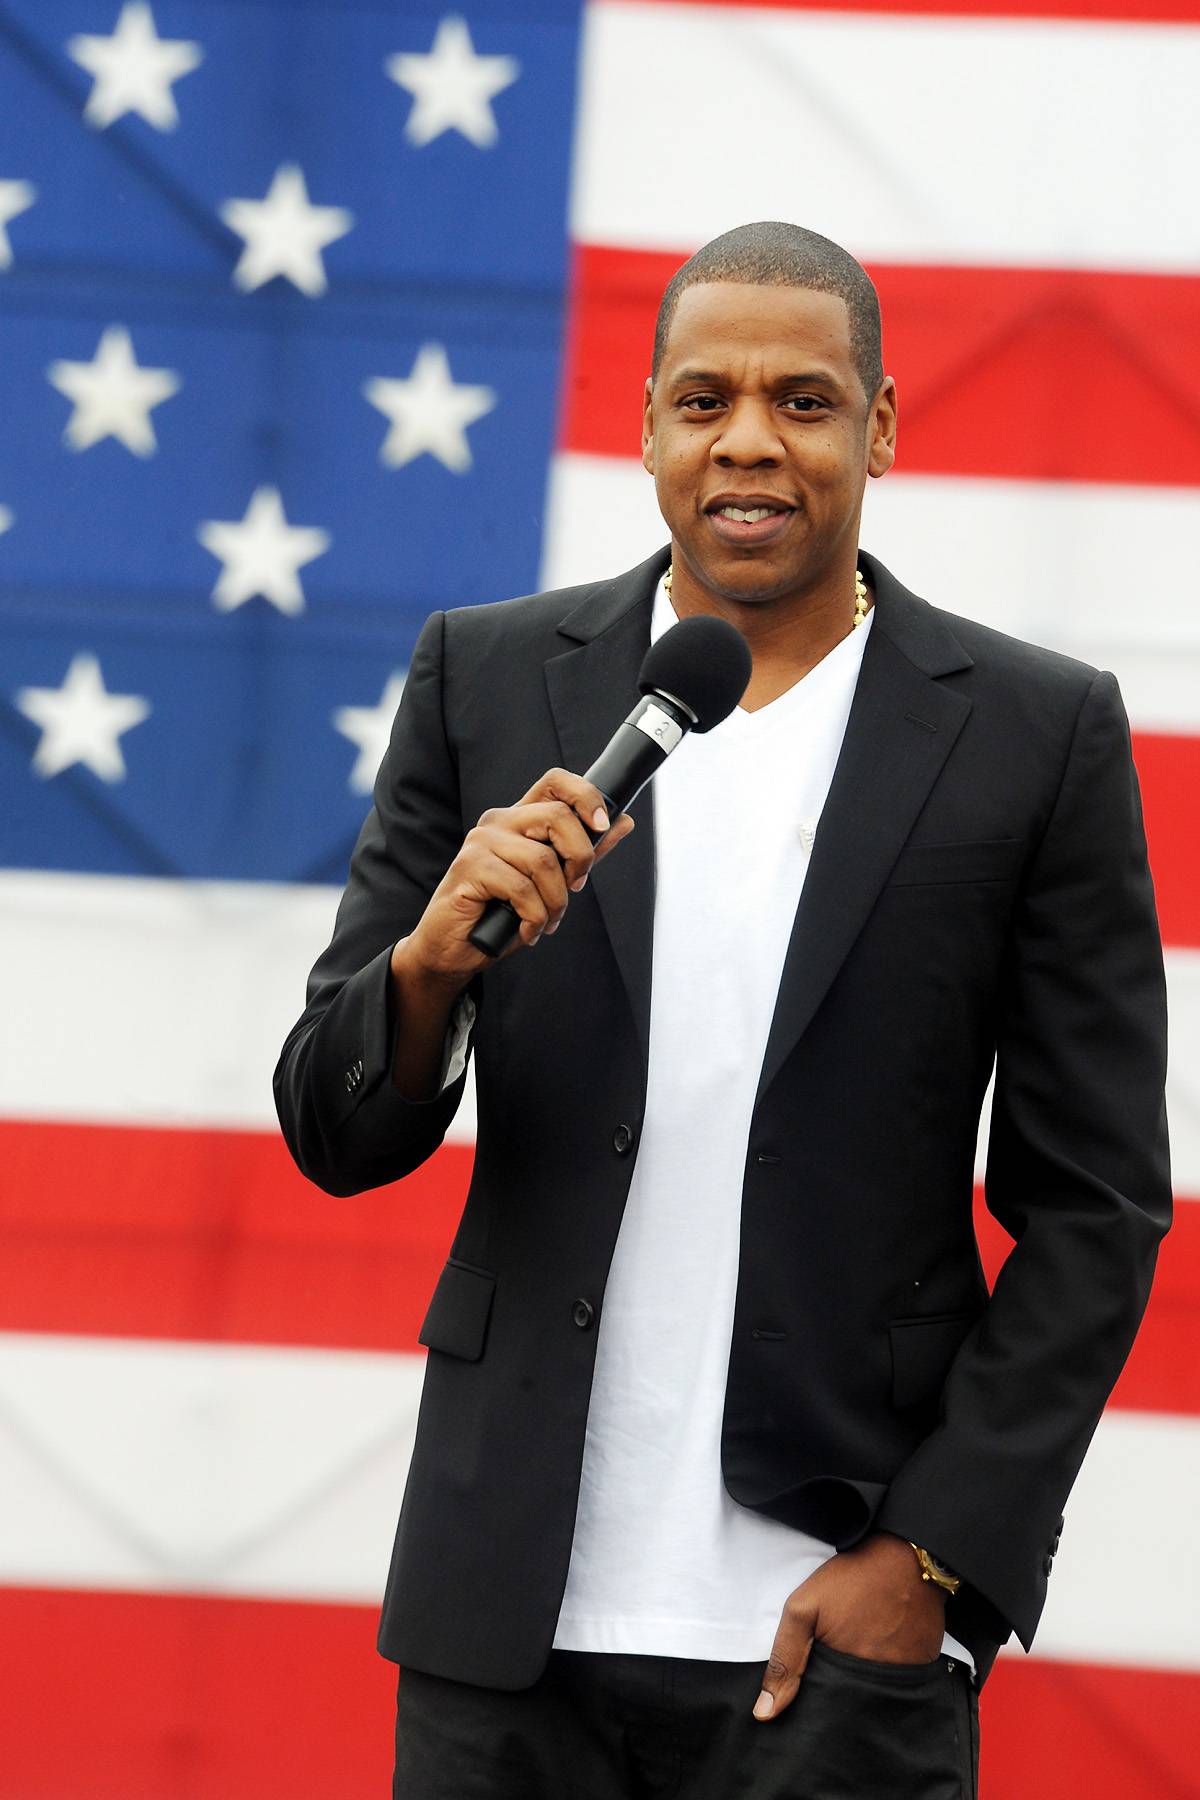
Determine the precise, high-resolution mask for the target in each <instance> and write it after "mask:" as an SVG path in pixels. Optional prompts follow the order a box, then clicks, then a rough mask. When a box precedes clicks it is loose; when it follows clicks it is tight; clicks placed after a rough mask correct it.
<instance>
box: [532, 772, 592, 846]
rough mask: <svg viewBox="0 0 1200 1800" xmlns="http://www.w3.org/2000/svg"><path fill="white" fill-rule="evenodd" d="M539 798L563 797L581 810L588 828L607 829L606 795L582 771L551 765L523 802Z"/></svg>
mask: <svg viewBox="0 0 1200 1800" xmlns="http://www.w3.org/2000/svg"><path fill="white" fill-rule="evenodd" d="M540 800H561V801H563V803H564V804H565V805H567V806H569V807H570V808H571V810H572V811H573V812H575V813H576V814H578V816H579V818H580V819H582V821H583V823H584V824H585V825H586V826H587V828H588V830H589V831H607V830H608V827H609V822H610V821H609V817H608V805H607V802H606V801H605V798H604V795H603V794H602V793H601V792H600V789H599V788H598V787H597V786H596V785H595V783H594V782H591V781H585V780H584V779H583V776H582V775H572V774H571V773H570V771H569V770H567V769H548V770H547V771H546V773H545V774H544V775H543V776H542V777H541V778H540V780H538V781H535V782H534V784H533V786H532V787H531V788H530V790H529V792H528V793H527V794H525V795H523V796H522V798H521V801H520V804H521V805H522V806H530V805H533V804H535V803H536V802H538V801H540Z"/></svg>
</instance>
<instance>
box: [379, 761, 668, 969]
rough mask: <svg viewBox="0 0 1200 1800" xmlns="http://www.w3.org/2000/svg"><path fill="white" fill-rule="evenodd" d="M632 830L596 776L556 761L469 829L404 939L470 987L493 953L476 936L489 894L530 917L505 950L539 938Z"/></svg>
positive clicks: (412, 962) (418, 963) (411, 955)
mask: <svg viewBox="0 0 1200 1800" xmlns="http://www.w3.org/2000/svg"><path fill="white" fill-rule="evenodd" d="M585 826H586V827H587V829H586V830H585ZM632 830H633V820H632V819H631V818H630V817H629V814H628V813H622V814H621V815H620V817H619V818H618V819H616V820H614V821H613V822H612V823H611V825H610V821H609V818H608V814H607V812H606V811H605V805H604V799H603V796H602V795H601V793H600V790H599V788H597V787H594V786H593V785H592V783H591V782H590V781H584V780H583V778H582V776H579V775H570V774H568V773H567V771H566V770H565V769H551V770H549V771H548V772H547V773H546V774H545V775H543V776H542V778H541V779H540V781H537V782H535V783H534V785H533V787H531V788H530V790H529V792H528V793H527V794H525V795H523V797H522V798H521V799H520V800H519V801H518V802H517V804H516V805H515V806H504V807H493V808H492V809H491V810H490V811H489V812H485V813H484V815H483V817H482V818H481V819H480V821H479V823H478V825H476V826H475V827H474V829H473V830H471V831H469V832H468V833H467V836H466V839H465V840H464V842H463V846H462V849H461V850H460V851H459V853H458V855H457V856H456V857H455V859H454V861H453V862H452V863H451V864H450V867H449V868H448V869H447V870H446V873H445V876H444V877H443V879H442V881H441V883H440V884H439V886H438V887H437V889H436V890H435V891H434V894H433V896H432V898H431V899H430V902H429V905H428V906H427V907H426V908H425V912H424V914H423V915H422V918H421V921H420V923H419V925H418V926H417V927H416V929H415V931H413V933H412V934H411V936H410V937H408V938H407V939H405V940H404V948H403V957H402V960H403V961H404V962H406V963H407V965H408V967H409V968H410V970H411V971H412V972H413V973H414V974H415V975H417V976H419V977H420V978H422V979H423V980H425V981H427V982H432V983H436V984H437V985H439V986H442V985H445V986H447V987H450V988H453V989H457V990H461V989H462V988H464V987H465V986H466V985H467V983H468V982H469V981H470V980H471V978H472V977H473V976H474V975H476V974H478V972H479V970H480V969H482V968H486V967H487V966H488V964H489V963H490V962H491V961H492V958H491V957H489V956H486V955H484V953H483V952H482V951H480V950H476V949H475V947H474V945H473V944H472V943H471V942H470V937H469V934H470V933H471V932H472V931H473V930H474V928H475V926H476V925H477V924H478V922H479V919H480V917H481V915H482V913H483V909H484V907H485V906H486V905H487V903H488V901H489V900H507V901H508V902H509V904H510V906H512V907H513V908H514V910H515V911H516V912H517V914H518V916H519V918H520V920H521V926H520V931H519V933H518V935H517V937H516V938H515V939H514V940H513V942H512V944H511V945H510V946H509V948H508V949H507V950H505V951H504V953H503V954H504V955H505V956H508V955H511V954H512V953H513V951H515V950H518V949H520V948H521V946H522V945H529V944H536V943H537V941H538V939H539V938H540V937H541V935H542V933H543V932H548V933H553V932H555V931H557V930H558V927H559V925H560V924H561V923H562V918H563V914H564V913H565V912H566V909H567V901H568V899H569V898H570V893H571V891H574V892H576V893H578V891H579V890H580V888H582V887H583V885H584V883H585V882H586V881H587V878H588V876H589V875H590V874H591V871H592V869H593V868H594V867H595V865H596V864H597V863H598V862H599V861H600V860H601V859H602V858H603V857H605V856H608V855H609V854H610V852H611V851H613V850H614V849H615V848H616V846H617V845H618V844H619V843H620V842H621V840H622V838H625V837H628V835H629V833H630V832H631V831H632ZM588 831H599V832H603V833H604V836H603V838H602V840H601V842H600V843H598V844H593V843H592V840H591V838H590V837H589V836H588ZM399 949H400V946H397V950H399Z"/></svg>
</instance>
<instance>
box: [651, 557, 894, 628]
mask: <svg viewBox="0 0 1200 1800" xmlns="http://www.w3.org/2000/svg"><path fill="white" fill-rule="evenodd" d="M674 574H675V564H674V563H668V564H667V572H666V574H665V575H664V576H663V578H662V579H663V588H664V591H665V592H666V596H667V599H668V600H669V599H670V598H671V581H672V579H673V577H674ZM868 599H869V595H868V593H867V584H866V582H865V581H864V580H863V572H862V570H861V569H855V571H854V625H852V626H851V627H850V629H851V630H852V631H853V630H854V628H855V626H858V625H861V624H862V623H863V621H864V619H865V618H866V616H867V612H868V610H869V608H868V605H867V602H868Z"/></svg>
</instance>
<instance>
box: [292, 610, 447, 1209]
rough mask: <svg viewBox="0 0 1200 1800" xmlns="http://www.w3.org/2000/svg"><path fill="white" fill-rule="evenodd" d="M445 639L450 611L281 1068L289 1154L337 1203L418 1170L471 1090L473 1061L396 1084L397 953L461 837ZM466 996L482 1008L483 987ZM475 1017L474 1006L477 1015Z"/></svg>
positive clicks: (429, 644) (381, 780) (408, 692)
mask: <svg viewBox="0 0 1200 1800" xmlns="http://www.w3.org/2000/svg"><path fill="white" fill-rule="evenodd" d="M444 634H445V618H444V615H443V614H442V613H434V614H433V615H432V617H431V618H430V619H429V620H428V622H427V623H426V625H425V627H424V629H423V631H422V632H421V636H420V638H419V639H418V641H417V646H416V649H415V650H414V652H413V658H412V666H411V668H410V669H409V673H408V679H407V681H406V682H405V686H404V694H403V697H402V699H401V702H400V706H399V709H398V711H397V713H396V717H395V720H394V722H393V725H392V733H391V740H390V742H389V745H388V748H387V751H386V752H385V754H384V758H383V762H382V763H381V765H380V769H379V774H378V776H377V778H376V781H375V793H374V804H373V806H372V808H371V811H370V813H369V814H368V816H367V819H366V821H365V823H364V825H363V828H362V830H361V831H360V833H359V836H358V842H357V843H356V845H355V847H354V852H353V855H352V857H351V859H350V875H349V880H348V881H347V884H346V890H345V893H344V894H343V896H342V899H341V903H340V905H339V907H338V912H337V919H336V922H335V925H334V930H333V937H332V939H331V940H330V943H329V946H328V948H327V949H326V950H325V951H324V952H323V953H322V955H321V956H320V957H319V958H318V960H317V962H316V964H315V965H314V967H313V970H312V973H311V975H310V976H309V980H308V1004H307V1006H306V1007H305V1010H304V1012H303V1014H302V1015H301V1017H300V1019H299V1020H298V1021H297V1023H296V1025H295V1026H294V1027H293V1028H292V1031H291V1032H290V1033H289V1035H288V1038H287V1041H286V1042H285V1044H284V1046H283V1050H282V1052H281V1054H280V1058H279V1063H278V1066H277V1067H276V1070H275V1082H274V1087H275V1104H276V1108H277V1110H278V1113H279V1121H280V1124H281V1125H282V1127H283V1135H284V1137H285V1139H286V1140H287V1145H288V1148H289V1149H290V1151H291V1153H292V1155H293V1157H294V1158H295V1160H296V1162H297V1164H298V1165H299V1167H300V1169H301V1170H302V1171H303V1173H304V1174H305V1175H307V1176H308V1178H309V1180H310V1181H315V1182H316V1183H317V1185H318V1186H319V1187H322V1188H324V1189H326V1191H327V1192H329V1193H331V1194H355V1193H359V1192H361V1191H362V1190H363V1189H364V1188H370V1187H378V1186H380V1185H381V1184H382V1183H384V1182H388V1181H396V1180H398V1179H399V1178H400V1177H401V1176H402V1175H407V1174H408V1173H409V1172H410V1171H411V1170H412V1169H415V1168H417V1167H418V1165H419V1164H421V1163H422V1162H424V1161H425V1159H426V1158H427V1157H428V1156H430V1155H432V1153H433V1152H434V1151H435V1150H436V1149H437V1147H438V1145H439V1144H440V1143H441V1141H442V1139H443V1137H444V1136H445V1134H446V1130H447V1128H448V1126H449V1124H450V1122H451V1120H452V1119H453V1117H454V1114H455V1112H456V1110H457V1108H458V1103H459V1101H460V1100H461V1098H462V1093H463V1088H464V1085H465V1083H466V1059H465V1058H464V1059H463V1067H462V1069H461V1071H460V1072H458V1073H457V1074H456V1076H455V1079H453V1080H452V1081H450V1082H449V1083H448V1084H447V1085H446V1086H445V1087H443V1089H442V1090H441V1092H440V1093H438V1094H437V1095H435V1096H434V1098H433V1099H432V1100H429V1101H427V1102H424V1103H420V1102H413V1101H408V1100H405V1099H404V1098H403V1097H402V1096H401V1095H400V1094H398V1093H397V1092H396V1090H395V1088H394V1087H393V1086H392V1083H391V1079H390V1074H391V1068H392V1063H393V1060H394V1050H395V1043H394V1035H393V1032H394V1028H393V1021H392V1016H391V1002H390V966H389V965H390V959H391V952H392V947H393V945H394V944H395V943H396V941H397V940H398V939H399V938H402V937H404V936H406V935H407V933H408V932H410V931H411V930H412V929H413V927H414V926H415V925H416V924H417V922H418V920H419V919H420V917H421V914H422V913H423V912H424V910H425V907H426V904H427V903H428V900H429V897H430V895H431V894H432V893H433V890H434V889H435V888H436V887H437V885H438V883H439V882H440V881H441V879H442V876H443V875H444V874H445V872H446V870H447V868H448V867H449V865H450V863H451V862H452V861H453V859H454V857H455V856H456V855H457V853H458V850H459V848H460V846H461V844H462V839H463V822H462V816H461V806H460V800H459V788H458V778H457V771H456V768H455V761H454V756H453V752H452V749H451V745H450V741H449V738H448V735H447V731H446V724H445V719H444V717H443V709H442V675H443V649H444ZM468 991H469V994H470V996H471V998H472V999H473V1000H474V1003H475V1009H477V1007H478V1004H479V995H478V991H477V989H476V988H474V987H472V989H470V990H468ZM473 1010H474V1009H472V1008H467V1009H465V1011H466V1016H467V1017H468V1018H469V1019H470V1018H471V1017H472V1016H473ZM461 1016H462V1015H461V1014H460V1017H461ZM456 1064H457V1059H456Z"/></svg>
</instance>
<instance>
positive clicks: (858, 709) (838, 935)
mask: <svg viewBox="0 0 1200 1800" xmlns="http://www.w3.org/2000/svg"><path fill="white" fill-rule="evenodd" d="M862 560H863V564H864V567H868V566H869V571H870V573H871V575H872V576H873V577H874V583H875V592H876V616H875V619H874V622H873V624H872V627H871V636H870V639H869V640H868V643H867V648H866V651H865V653H864V656H863V665H862V670H861V673H860V675H859V679H858V685H857V688H856V690H855V695H854V702H853V705H852V706H851V709H850V718H849V722H848V724H847V727H846V735H845V738H844V739H843V742H842V749H841V754H840V756H839V758H838V763H837V767H836V769H835V771H834V777H833V782H832V785H831V787H830V790H829V796H828V799H827V800H826V802H825V807H824V810H823V812H822V815H821V823H820V825H819V827H818V829H817V835H816V839H815V841H814V843H813V850H812V860H811V862H810V864H809V869H808V874H807V876H806V878H805V882H804V889H803V892H802V894H801V897H800V904H799V906H798V908H797V910H796V918H795V922H794V924H793V927H792V934H791V939H790V941H789V944H788V951H787V955H786V957H785V959H784V965H783V973H782V976H781V978H780V984H779V994H778V998H777V1001H776V1005H775V1014H774V1018H773V1020H772V1025H771V1032H770V1037H769V1038H768V1041H767V1049H766V1054H765V1056H764V1058H763V1067H762V1074H761V1077H760V1080H759V1087H758V1097H759V1099H761V1098H762V1096H763V1095H764V1094H765V1093H766V1091H767V1088H768V1087H769V1086H770V1084H771V1082H772V1081H773V1080H774V1079H775V1077H776V1075H777V1074H778V1073H779V1071H780V1069H781V1068H782V1067H783V1065H784V1063H785V1062H786V1060H787V1058H788V1056H789V1055H790V1053H791V1051H792V1049H793V1048H794V1047H795V1045H796V1043H797V1041H798V1040H799V1038H800V1036H801V1035H802V1033H803V1032H804V1031H805V1030H806V1029H807V1027H808V1025H809V1023H810V1021H811V1019H812V1017H813V1014H814V1013H815V1012H816V1010H817V1008H818V1006H820V1004H821V1001H822V1000H823V999H824V997H825V995H826V993H827V992H828V990H829V987H830V984H831V983H832V981H833V979H834V977H835V976H836V974H837V972H838V970H839V968H840V967H841V965H842V963H843V961H844V960H845V958H846V956H847V954H848V952H849V950H850V948H851V946H852V945H853V943H854V940H855V938H856V937H857V936H858V934H859V932H860V931H861V930H862V927H863V926H864V924H865V923H866V920H867V917H868V915H869V913H870V911H871V908H872V906H873V905H874V904H875V901H876V899H877V897H878V895H879V891H880V889H881V887H882V886H883V884H884V882H885V881H886V880H887V877H888V874H889V872H890V870H891V867H892V864H893V863H894V862H895V860H896V858H897V856H898V855H899V853H900V850H901V848H902V846H903V844H904V841H905V839H906V838H907V837H908V835H909V833H910V831H911V830H912V828H913V825H914V823H915V821H916V818H917V815H918V813H919V812H920V810H921V808H922V806H923V805H924V803H925V800H926V797H927V796H928V794H929V790H930V789H931V787H932V786H933V784H934V782H935V781H936V780H937V777H938V775H939V774H940V772H941V769H942V766H943V764H944V763H945V761H946V758H947V756H948V755H949V754H950V751H951V749H952V748H953V746H954V742H955V740H956V738H957V737H958V734H959V732H960V731H961V730H962V727H963V725H964V723H965V722H966V719H967V715H968V714H969V712H970V710H971V702H970V701H969V700H968V699H967V698H966V697H965V696H964V695H962V694H961V693H959V692H958V691H957V690H955V689H952V688H948V687H946V686H945V685H944V684H943V683H941V682H939V681H938V680H937V679H936V677H937V676H938V675H943V674H949V673H951V672H953V671H954V670H956V669H963V668H967V667H969V666H970V662H971V658H970V657H969V656H967V655H966V653H965V652H964V651H963V650H962V647H961V646H960V645H959V644H958V642H957V640H956V639H955V638H954V637H953V635H952V633H951V632H950V630H949V628H948V627H947V626H945V625H943V624H942V622H941V619H940V617H939V615H938V614H937V613H936V612H935V611H934V609H933V608H932V607H930V606H928V605H927V603H926V602H925V601H923V600H919V599H918V598H917V597H916V595H914V594H910V593H908V591H907V589H905V588H903V587H901V586H900V583H899V582H897V581H896V580H895V579H894V578H893V577H892V576H891V575H890V574H889V573H888V571H887V570H886V569H884V568H883V567H882V565H880V564H878V563H876V562H875V561H874V559H872V558H869V557H865V556H864V557H863V559H862Z"/></svg>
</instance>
